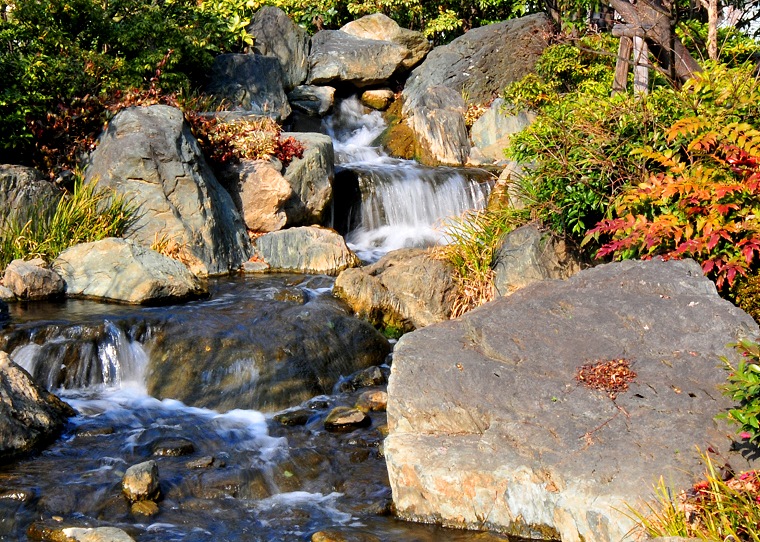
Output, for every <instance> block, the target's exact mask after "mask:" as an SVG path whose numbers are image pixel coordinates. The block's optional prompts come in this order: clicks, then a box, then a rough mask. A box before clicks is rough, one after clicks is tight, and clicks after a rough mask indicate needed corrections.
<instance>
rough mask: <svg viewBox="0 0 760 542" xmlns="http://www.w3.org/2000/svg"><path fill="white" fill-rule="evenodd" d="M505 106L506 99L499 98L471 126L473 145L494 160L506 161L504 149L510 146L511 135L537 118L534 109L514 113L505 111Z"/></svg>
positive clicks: (486, 156)
mask: <svg viewBox="0 0 760 542" xmlns="http://www.w3.org/2000/svg"><path fill="white" fill-rule="evenodd" d="M503 106H504V100H503V99H501V98H497V99H496V100H494V102H493V103H492V104H491V107H489V108H488V111H486V112H485V113H484V114H483V116H481V117H480V118H479V119H478V120H476V121H475V123H474V124H473V125H472V128H470V137H471V138H472V145H473V147H475V148H477V149H478V150H479V152H480V153H482V155H483V156H484V157H485V158H487V159H489V160H491V161H493V162H503V161H505V157H504V149H506V148H507V147H508V146H509V140H510V139H511V137H512V136H513V135H514V134H516V133H518V132H520V131H522V130H524V129H525V128H527V127H528V126H530V125H531V124H532V123H533V121H534V120H535V119H536V114H535V113H534V112H533V111H520V112H518V113H516V114H512V113H506V112H504V110H503Z"/></svg>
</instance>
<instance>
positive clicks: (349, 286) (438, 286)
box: [333, 249, 456, 331]
mask: <svg viewBox="0 0 760 542" xmlns="http://www.w3.org/2000/svg"><path fill="white" fill-rule="evenodd" d="M455 291H456V284H455V283H454V279H453V276H452V270H451V267H450V266H449V264H447V263H445V262H443V261H441V260H437V259H434V258H433V257H432V256H431V255H430V254H429V252H428V251H426V250H423V249H401V250H395V251H393V252H389V253H388V254H387V255H385V256H383V258H381V259H380V260H379V261H378V262H376V263H374V264H372V265H368V266H366V267H361V268H358V269H349V270H346V271H343V272H342V273H341V274H340V275H338V278H337V279H336V280H335V287H334V289H333V293H334V295H336V296H337V297H339V298H341V299H343V300H345V301H346V302H347V303H348V304H349V306H350V307H351V310H353V311H354V312H355V313H356V314H358V315H359V316H360V317H361V318H365V319H367V320H369V321H370V322H371V323H372V324H374V325H377V326H382V327H390V328H395V329H399V330H402V331H406V330H410V329H414V328H420V327H424V326H427V325H430V324H432V323H435V322H441V321H444V320H448V318H449V316H450V315H451V310H452V308H453V303H454V294H455Z"/></svg>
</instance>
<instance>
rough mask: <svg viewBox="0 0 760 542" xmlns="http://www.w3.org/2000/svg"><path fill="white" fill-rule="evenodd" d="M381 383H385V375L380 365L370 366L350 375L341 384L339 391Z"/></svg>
mask: <svg viewBox="0 0 760 542" xmlns="http://www.w3.org/2000/svg"><path fill="white" fill-rule="evenodd" d="M381 384H385V375H384V374H383V372H382V371H381V370H380V367H377V366H372V367H367V368H366V369H364V370H362V371H359V372H358V373H355V374H354V375H352V376H351V378H350V379H349V380H348V381H347V382H343V383H342V384H341V386H340V388H341V391H351V390H355V389H358V388H368V387H370V386H380V385H381Z"/></svg>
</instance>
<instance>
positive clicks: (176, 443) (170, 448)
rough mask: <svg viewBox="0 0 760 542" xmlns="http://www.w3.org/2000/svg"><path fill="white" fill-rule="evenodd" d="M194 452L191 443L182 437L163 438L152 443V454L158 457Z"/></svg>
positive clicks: (177, 455)
mask: <svg viewBox="0 0 760 542" xmlns="http://www.w3.org/2000/svg"><path fill="white" fill-rule="evenodd" d="M194 452H195V446H194V445H193V443H192V442H190V441H189V440H187V439H184V438H173V439H165V440H161V441H159V442H156V443H155V444H154V445H153V455H156V456H159V457H182V456H183V455H190V454H192V453H194Z"/></svg>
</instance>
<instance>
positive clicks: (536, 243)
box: [494, 224, 582, 295]
mask: <svg viewBox="0 0 760 542" xmlns="http://www.w3.org/2000/svg"><path fill="white" fill-rule="evenodd" d="M494 262H495V265H494V271H495V277H494V286H496V291H497V292H498V293H499V295H508V294H511V293H512V292H514V291H515V290H517V289H519V288H523V287H525V286H527V285H528V284H532V283H534V282H537V281H540V280H549V279H566V278H568V277H571V276H573V275H574V274H575V273H577V272H578V271H580V270H581V268H582V264H581V260H580V257H579V256H578V255H577V254H576V253H575V252H574V251H573V250H572V249H571V248H570V246H569V245H568V243H567V242H566V241H564V240H562V239H559V238H557V237H555V236H554V235H552V234H551V232H548V231H541V230H539V229H538V227H537V226H535V225H533V224H528V225H526V226H522V227H520V228H517V229H516V230H514V231H512V232H510V233H508V234H507V235H506V236H505V237H504V240H503V241H502V242H501V244H500V245H499V247H498V248H497V249H496V252H495V254H494Z"/></svg>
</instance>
